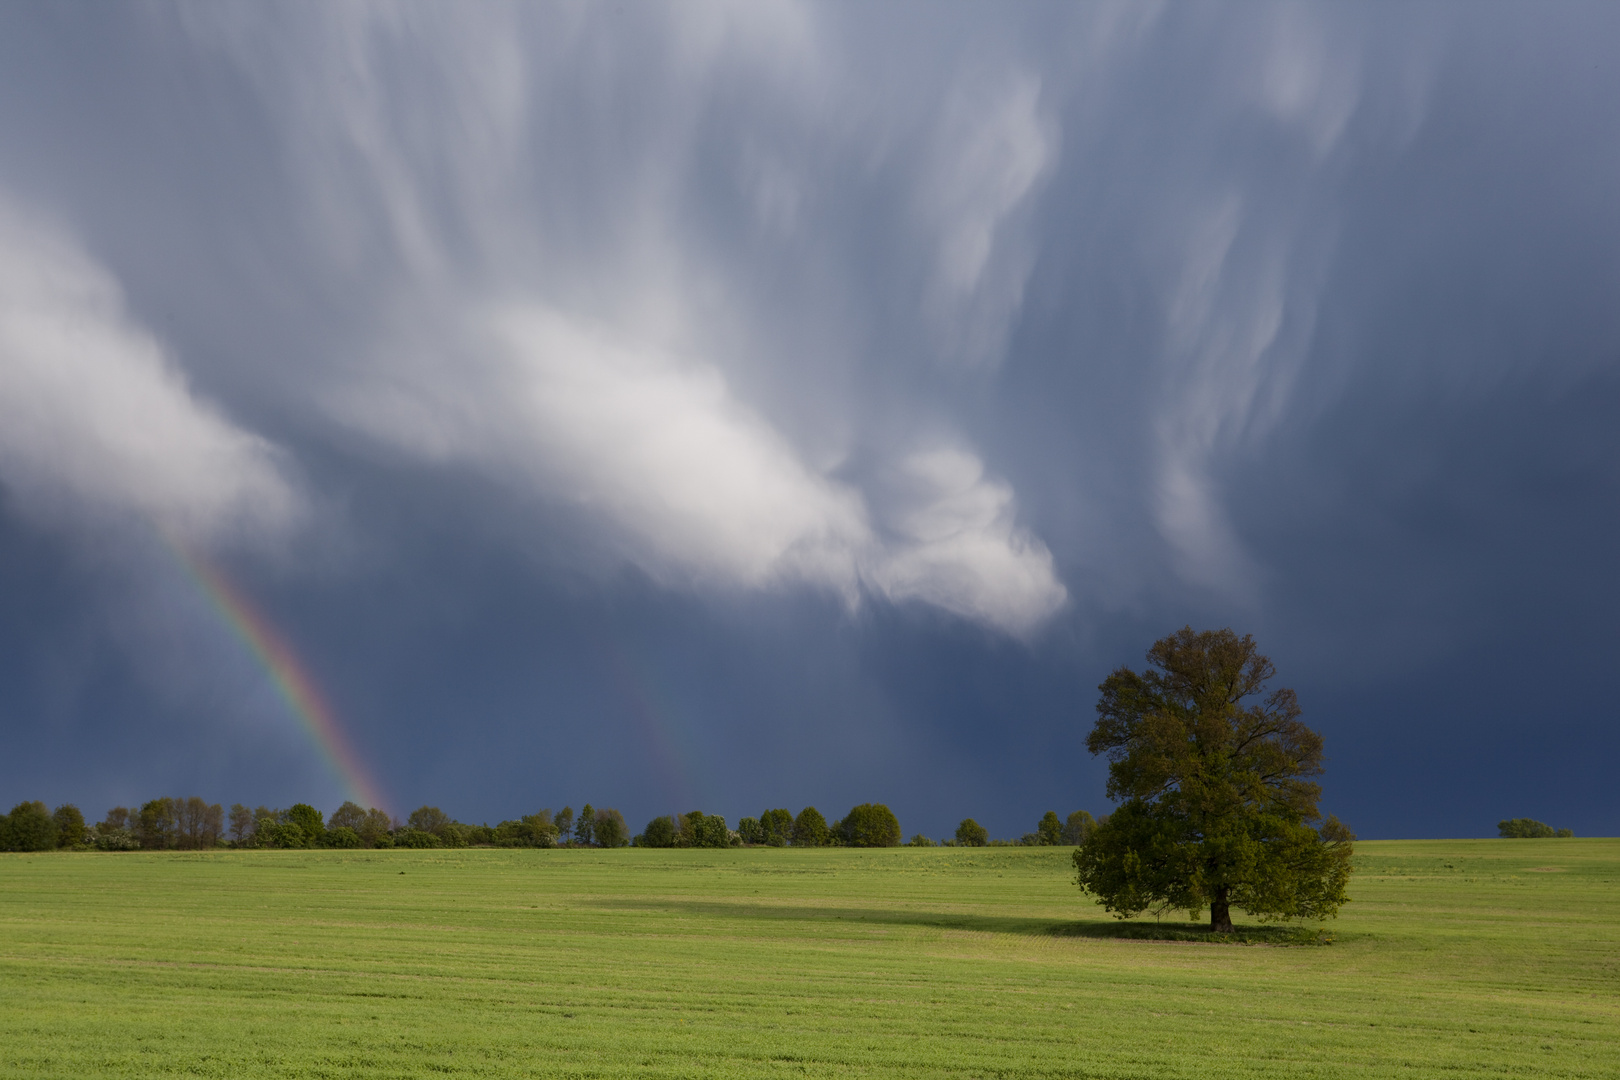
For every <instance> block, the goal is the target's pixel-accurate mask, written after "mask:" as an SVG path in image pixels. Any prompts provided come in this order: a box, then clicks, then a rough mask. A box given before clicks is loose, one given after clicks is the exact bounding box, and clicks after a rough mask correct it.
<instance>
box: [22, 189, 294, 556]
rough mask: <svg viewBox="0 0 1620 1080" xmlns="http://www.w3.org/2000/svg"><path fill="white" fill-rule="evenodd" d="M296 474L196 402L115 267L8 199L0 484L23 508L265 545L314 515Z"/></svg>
mask: <svg viewBox="0 0 1620 1080" xmlns="http://www.w3.org/2000/svg"><path fill="white" fill-rule="evenodd" d="M283 465H284V463H283V462H282V460H281V458H280V456H279V455H278V453H277V452H276V450H275V448H274V447H273V446H272V445H271V444H270V443H268V442H267V441H266V440H264V439H263V438H260V437H259V436H257V435H255V434H253V433H251V432H248V431H245V430H243V429H242V428H240V427H239V426H237V425H235V424H233V423H232V422H231V421H230V420H229V419H228V418H227V417H226V416H225V415H224V414H223V413H222V412H221V411H220V410H219V409H218V408H217V407H215V406H213V405H212V404H210V403H209V402H207V401H205V400H203V399H201V398H200V397H198V395H197V394H196V393H194V392H193V391H192V389H191V388H190V386H189V385H188V384H187V381H186V378H185V375H184V373H183V372H182V371H181V370H180V368H179V366H178V365H177V364H176V362H175V360H174V357H173V356H172V355H170V353H169V352H168V351H167V350H166V349H165V347H164V346H163V344H162V343H161V342H160V341H159V340H158V339H157V338H156V337H155V336H154V335H153V334H152V333H151V332H150V331H149V330H147V329H146V328H145V327H143V326H142V325H141V324H140V322H139V321H138V320H137V319H136V318H135V317H134V316H132V315H131V314H130V312H129V311H128V309H127V306H126V304H125V301H124V297H123V293H122V290H121V289H120V287H119V285H118V282H117V280H116V279H115V278H114V277H113V275H112V274H111V273H109V272H108V271H107V269H106V268H105V267H103V266H102V265H100V264H99V263H98V262H97V261H96V260H95V259H93V258H92V257H91V256H90V255H88V254H87V253H86V252H85V251H84V250H82V248H80V247H79V245H77V244H76V243H75V242H74V240H73V239H72V237H71V236H69V235H68V234H67V233H66V232H65V231H63V230H62V229H61V228H60V227H57V226H55V225H53V224H52V223H51V222H49V221H48V220H47V219H45V218H43V217H41V216H40V215H39V214H37V213H35V212H31V211H30V210H29V209H28V208H25V207H22V206H19V205H18V204H17V203H16V202H15V201H13V200H11V199H10V198H8V197H6V196H4V195H3V194H0V480H3V482H4V483H5V484H6V486H7V487H8V488H10V489H11V490H12V491H13V492H14V494H15V495H16V497H17V498H18V499H19V501H20V502H21V504H22V505H23V506H25V507H27V508H28V509H30V510H32V511H33V512H35V513H36V514H39V515H43V516H47V517H50V518H53V519H64V520H65V519H69V518H79V517H81V516H82V515H84V514H91V515H107V514H114V515H126V516H127V515H138V516H140V517H143V518H145V519H148V520H149V521H151V522H153V523H155V524H156V525H158V526H159V527H161V528H164V529H167V530H169V531H171V532H174V533H177V534H180V535H183V536H185V537H187V538H191V539H196V540H206V539H210V538H214V537H219V536H222V535H227V534H231V533H238V532H240V531H242V530H250V529H251V530H255V531H258V532H260V533H262V532H263V531H264V530H277V529H281V528H283V527H285V526H287V525H288V524H290V523H291V522H292V521H293V520H294V519H295V518H296V517H297V515H298V513H299V510H300V505H301V503H300V499H299V496H298V495H297V493H296V491H295V489H294V488H293V486H292V485H291V484H290V483H289V481H288V480H287V478H286V477H285V475H284V472H283Z"/></svg>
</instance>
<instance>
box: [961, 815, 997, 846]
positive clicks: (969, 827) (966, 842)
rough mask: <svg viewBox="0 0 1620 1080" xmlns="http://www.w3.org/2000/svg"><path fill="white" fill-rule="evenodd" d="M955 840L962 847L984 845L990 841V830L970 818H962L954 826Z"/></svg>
mask: <svg viewBox="0 0 1620 1080" xmlns="http://www.w3.org/2000/svg"><path fill="white" fill-rule="evenodd" d="M956 842H957V843H958V844H960V845H961V846H962V847H984V845H986V844H988V843H989V842H990V830H989V829H986V828H985V827H984V826H983V825H980V824H979V823H978V822H977V821H974V820H973V819H972V818H963V819H962V823H961V824H960V825H958V826H957V827H956Z"/></svg>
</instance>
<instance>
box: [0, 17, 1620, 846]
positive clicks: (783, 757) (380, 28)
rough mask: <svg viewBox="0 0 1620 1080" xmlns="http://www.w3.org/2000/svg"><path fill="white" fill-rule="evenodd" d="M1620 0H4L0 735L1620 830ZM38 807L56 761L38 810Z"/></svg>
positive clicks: (909, 804) (23, 772) (679, 799)
mask: <svg viewBox="0 0 1620 1080" xmlns="http://www.w3.org/2000/svg"><path fill="white" fill-rule="evenodd" d="M1617 43H1620V7H1616V6H1615V5H1613V4H1590V5H1582V4H1572V3H1566V4H1521V5H1490V4H1484V3H1478V2H1469V3H1464V4H1456V5H1437V4H1429V5H1421V4H1401V5H1393V4H1389V5H1349V4H1341V5H1335V6H1326V7H1313V6H1310V5H1306V4H1300V3H1288V4H1280V5H1275V6H1271V5H1264V4H1233V5H1225V6H1215V5H1199V4H1174V5H1154V4H1148V3H1131V4H1122V5H1107V4H1086V5H1078V4H1066V3H1065V4H1053V5H1014V4H1006V3H998V4H983V5H977V6H968V5H948V4H941V3H937V2H930V3H925V4H917V5H906V4H899V3H889V4H882V5H872V4H864V3H850V4H830V3H824V4H797V3H773V2H766V0H746V2H739V3H734V4H700V3H694V2H685V0H682V2H680V3H671V4H667V5H657V4H648V3H627V4H613V3H597V4H588V5H587V4H578V5H574V4H567V5H539V4H521V5H514V6H504V5H500V4H494V3H484V4H477V5H468V4H459V3H456V4H452V3H445V4H386V5H384V4H377V5H373V4H360V3H354V4H341V3H324V4H301V5H291V4H281V5H269V4H257V5H234V4H228V3H220V2H208V3H196V4H185V5H122V6H110V5H101V4H89V3H86V4H53V5H40V4H27V3H7V4H4V5H3V6H0V731H3V736H4V742H5V752H4V753H0V798H3V799H4V801H5V802H6V805H7V806H9V805H10V804H11V803H12V802H15V801H17V800H19V799H24V798H40V799H44V800H46V801H47V802H49V803H51V804H52V805H55V804H56V803H59V802H63V801H74V802H76V803H78V804H79V805H80V806H82V807H83V808H84V809H85V810H86V812H87V815H89V816H91V817H99V816H100V814H101V813H102V812H103V811H104V810H105V809H106V808H107V807H108V806H111V805H113V804H115V803H128V802H131V801H134V800H143V799H148V798H152V797H155V796H156V795H159V794H179V795H189V794H193V793H196V794H201V795H204V796H205V797H207V798H208V799H209V800H210V801H222V802H224V803H226V804H227V805H228V804H229V803H231V802H234V801H242V802H245V803H247V804H249V805H253V804H256V803H266V804H269V805H272V806H285V805H288V804H290V803H292V802H295V801H309V802H314V803H316V804H317V805H319V806H321V807H322V809H324V810H327V811H330V810H331V809H332V808H334V807H335V806H336V805H337V803H338V802H339V801H341V800H342V799H343V798H344V797H345V795H346V793H347V790H348V789H347V787H346V786H345V779H344V777H343V775H342V774H341V772H340V770H337V769H335V768H334V767H333V765H332V763H331V762H330V761H329V760H328V759H327V757H326V756H325V755H323V753H322V751H321V749H320V747H319V746H318V745H317V744H316V742H315V741H314V740H313V739H312V738H311V736H310V734H309V733H308V731H307V730H306V729H305V728H304V726H303V725H301V724H300V722H299V720H298V718H297V717H296V716H295V715H294V714H293V712H292V711H291V710H290V709H289V708H288V706H287V704H286V703H285V701H284V700H283V699H282V698H281V697H280V696H278V694H277V692H276V688H275V686H274V684H273V682H272V680H271V678H270V677H269V675H268V673H267V671H266V669H265V667H264V666H263V665H262V664H260V663H259V662H258V661H257V660H256V659H255V658H254V656H253V655H252V652H251V650H249V649H248V648H246V647H245V646H244V644H243V642H242V640H241V639H240V638H239V637H238V636H237V635H236V634H235V633H233V631H232V629H231V627H230V625H229V623H228V621H227V620H226V619H224V618H223V617H222V615H221V613H220V612H219V611H218V610H216V609H215V608H213V607H212V606H211V605H210V603H209V602H208V600H207V598H206V596H205V595H204V594H203V593H202V592H201V591H199V589H198V588H197V587H196V584H195V582H194V580H192V578H191V576H190V575H188V573H187V571H186V568H185V561H186V560H187V559H191V560H194V561H199V562H203V563H208V564H211V565H213V566H214V567H216V568H218V570H219V571H220V572H221V573H222V574H224V575H225V576H226V577H227V578H228V579H229V580H230V581H231V582H233V583H234V585H235V587H236V589H237V590H238V592H239V593H240V594H241V595H242V596H243V597H244V598H246V599H247V600H248V601H249V602H250V603H251V604H252V605H254V606H255V607H257V608H258V610H259V612H260V614H261V616H262V617H263V618H264V619H265V620H266V622H267V623H268V624H269V625H272V626H273V627H274V628H275V629H276V631H277V632H279V634H280V635H281V637H282V638H283V639H284V640H285V641H286V643H287V644H288V645H289V646H290V647H291V649H292V650H293V651H294V652H295V653H296V654H297V655H298V656H299V657H300V658H301V660H302V662H303V664H304V666H305V668H306V670H307V672H308V674H309V675H310V677H311V678H312V679H313V680H314V681H315V682H316V683H317V684H318V685H319V686H320V687H321V688H322V689H323V690H324V693H325V695H326V697H327V699H328V700H329V702H330V704H331V707H332V710H333V712H334V714H335V715H336V716H337V717H338V719H339V723H340V724H341V725H342V726H343V728H344V729H345V730H346V732H347V734H348V737H349V740H350V741H351V743H352V744H353V745H354V747H355V749H356V753H357V756H358V757H359V758H360V759H361V760H362V761H363V763H364V766H365V768H366V769H368V770H369V771H371V772H372V773H373V774H374V775H375V778H376V781H377V783H378V784H379V786H380V787H381V788H382V790H383V791H384V792H385V793H386V798H387V801H388V802H389V803H390V805H389V807H388V808H389V809H390V810H393V811H394V812H396V813H406V812H408V811H409V810H410V809H412V808H414V807H415V806H418V805H421V804H423V803H433V804H436V805H439V806H442V807H443V808H444V809H445V810H446V811H447V812H449V813H451V814H452V815H454V816H456V817H458V818H461V819H462V820H468V821H484V820H487V821H490V822H494V821H497V820H500V819H502V818H506V817H515V816H517V815H519V814H522V813H528V812H532V811H533V810H535V809H537V808H539V807H541V806H553V807H560V806H562V805H563V804H565V803H570V804H572V805H574V806H576V807H577V806H579V805H580V804H581V803H583V802H585V801H591V802H594V803H595V804H597V805H610V806H617V807H619V808H620V809H621V810H622V811H623V812H624V814H625V816H626V817H627V818H628V819H629V820H630V822H631V825H632V827H633V828H635V829H637V830H639V828H640V827H641V825H642V823H644V822H645V821H646V820H647V819H648V818H650V817H652V816H654V815H656V814H661V813H668V812H679V811H685V810H689V809H693V808H701V809H703V810H705V811H707V812H710V813H721V814H724V815H725V816H726V817H727V818H728V819H729V820H730V821H731V822H732V823H733V824H735V821H736V819H737V818H738V817H740V816H742V815H745V814H753V815H757V814H758V813H759V812H760V811H762V810H764V809H766V808H767V807H774V806H786V807H788V808H790V809H792V810H794V811H797V810H798V809H799V808H800V807H802V806H804V805H807V804H814V805H816V806H818V807H820V808H821V809H822V810H823V811H824V812H826V813H827V815H828V816H829V818H831V817H833V816H835V815H840V814H842V813H843V812H844V811H845V810H847V809H848V808H849V806H850V805H852V804H853V803H856V802H862V801H867V800H874V801H884V802H887V803H889V804H890V805H891V806H892V807H893V808H894V809H895V811H896V812H897V814H898V815H899V817H900V820H901V824H902V827H903V828H904V830H905V831H906V833H907V834H908V835H909V834H910V833H912V832H915V831H923V832H926V833H929V834H931V835H934V836H941V835H946V834H948V833H949V832H950V831H951V830H953V829H954V828H955V825H956V823H957V822H958V821H959V820H960V819H961V818H963V817H965V816H969V815H971V816H974V817H976V818H978V819H979V820H980V821H981V822H983V823H985V824H986V825H987V826H988V827H989V828H990V830H991V832H992V834H993V835H1004V836H1016V835H1018V834H1020V833H1023V832H1026V831H1029V830H1030V829H1032V828H1033V827H1034V823H1035V821H1036V819H1037V818H1038V817H1039V816H1040V814H1041V812H1042V811H1044V810H1047V809H1055V810H1057V811H1058V812H1059V813H1060V814H1067V813H1068V812H1069V811H1070V810H1073V809H1076V808H1080V807H1084V808H1088V809H1090V810H1092V811H1093V812H1096V813H1101V812H1103V811H1104V810H1106V809H1107V808H1108V803H1107V800H1106V799H1105V797H1104V795H1103V782H1104V776H1105V770H1104V767H1103V765H1102V764H1101V763H1099V762H1096V761H1094V760H1093V759H1091V758H1090V757H1089V756H1088V755H1087V754H1086V753H1085V750H1084V739H1085V735H1086V733H1087V732H1088V731H1089V730H1090V727H1091V723H1092V721H1093V719H1094V711H1093V709H1094V705H1095V701H1096V686H1097V684H1098V683H1099V682H1100V681H1101V680H1102V678H1103V677H1104V676H1105V675H1106V674H1107V673H1108V671H1110V670H1111V669H1112V668H1114V667H1115V666H1117V665H1119V664H1130V665H1133V666H1139V665H1140V663H1141V660H1142V657H1143V653H1144V652H1145V651H1146V649H1147V647H1148V646H1149V644H1151V642H1152V641H1153V640H1154V639H1155V638H1157V637H1160V636H1162V635H1163V634H1166V633H1168V632H1170V631H1172V630H1175V629H1177V628H1179V627H1181V626H1182V625H1184V624H1191V625H1192V626H1194V627H1195V628H1214V627H1221V626H1231V627H1233V628H1234V629H1236V630H1238V631H1239V632H1247V633H1252V634H1253V635H1254V636H1255V638H1256V640H1257V642H1258V643H1259V645H1260V647H1261V649H1262V650H1263V651H1265V652H1267V653H1268V654H1270V655H1271V656H1272V658H1273V659H1274V660H1275V661H1276V664H1277V667H1278V669H1279V672H1280V677H1279V682H1281V683H1282V684H1285V685H1290V686H1293V687H1294V688H1295V689H1296V690H1297V691H1298V693H1299V697H1300V700H1301V703H1302V705H1303V707H1304V710H1305V719H1306V721H1307V722H1308V723H1310V724H1312V725H1313V726H1315V727H1316V728H1318V729H1319V730H1321V731H1322V732H1323V734H1324V735H1325V737H1326V742H1327V755H1328V772H1327V774H1326V776H1325V777H1324V778H1323V784H1324V790H1325V796H1324V800H1323V805H1324V809H1328V810H1332V811H1334V812H1336V813H1337V814H1338V815H1339V816H1340V817H1341V818H1343V819H1344V820H1345V821H1346V822H1347V823H1348V824H1350V826H1351V827H1352V828H1354V829H1356V830H1357V831H1358V832H1359V833H1360V834H1361V835H1363V836H1367V837H1393V836H1480V835H1491V834H1494V832H1495V823H1496V821H1497V820H1499V819H1500V818H1504V817H1511V816H1532V817H1537V818H1540V819H1542V820H1545V821H1548V822H1550V823H1552V824H1554V825H1557V826H1568V827H1572V828H1574V829H1575V830H1576V832H1577V833H1580V834H1587V835H1589V834H1599V833H1604V834H1610V835H1612V834H1614V833H1616V832H1617V831H1620V798H1617V797H1616V794H1615V792H1616V786H1615V775H1616V767H1617V765H1620V724H1617V720H1620V715H1617V712H1620V706H1617V705H1616V700H1615V695H1614V692H1613V689H1612V687H1613V683H1614V680H1615V676H1616V668H1617V666H1620V660H1617V655H1620V632H1617V629H1616V627H1617V619H1616V608H1617V604H1620V570H1617V560H1616V548H1617V544H1616V531H1617V527H1620V499H1617V495H1620V197H1617V194H1620V109H1616V107H1615V103H1616V102H1620V62H1617V61H1620V44H1617ZM0 809H3V808H0Z"/></svg>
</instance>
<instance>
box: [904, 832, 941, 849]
mask: <svg viewBox="0 0 1620 1080" xmlns="http://www.w3.org/2000/svg"><path fill="white" fill-rule="evenodd" d="M933 846H934V842H933V841H932V840H930V839H928V837H926V836H924V835H923V834H922V833H918V834H917V835H915V836H913V837H912V838H911V839H910V840H907V841H906V847H933Z"/></svg>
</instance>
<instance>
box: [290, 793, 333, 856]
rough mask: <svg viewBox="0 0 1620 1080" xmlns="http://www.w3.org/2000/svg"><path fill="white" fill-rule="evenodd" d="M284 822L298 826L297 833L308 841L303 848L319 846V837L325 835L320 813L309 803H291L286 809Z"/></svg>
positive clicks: (324, 823)
mask: <svg viewBox="0 0 1620 1080" xmlns="http://www.w3.org/2000/svg"><path fill="white" fill-rule="evenodd" d="M284 820H285V821H286V822H287V823H289V824H292V825H297V826H298V828H299V831H300V832H302V833H303V834H304V839H305V840H307V841H308V844H307V845H304V846H313V845H316V844H319V843H320V842H321V837H322V836H324V835H325V834H326V822H325V821H323V820H322V819H321V812H320V811H319V810H317V809H315V808H314V807H313V806H311V805H309V803H293V805H292V806H290V807H289V808H288V809H287V813H286V814H285V815H284ZM288 846H291V845H288Z"/></svg>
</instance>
